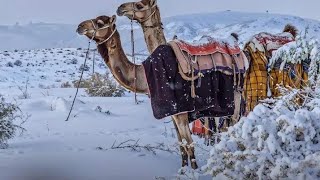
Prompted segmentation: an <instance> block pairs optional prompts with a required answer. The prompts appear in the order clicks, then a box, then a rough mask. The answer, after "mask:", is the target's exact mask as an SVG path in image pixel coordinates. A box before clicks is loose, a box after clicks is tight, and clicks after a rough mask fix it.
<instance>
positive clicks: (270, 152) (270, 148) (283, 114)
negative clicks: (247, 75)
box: [203, 97, 320, 179]
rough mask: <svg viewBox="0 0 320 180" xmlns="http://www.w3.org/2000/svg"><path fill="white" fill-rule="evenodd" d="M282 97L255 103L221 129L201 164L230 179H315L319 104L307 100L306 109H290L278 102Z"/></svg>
mask: <svg viewBox="0 0 320 180" xmlns="http://www.w3.org/2000/svg"><path fill="white" fill-rule="evenodd" d="M318 98H319V97H318ZM287 99H288V97H284V98H282V99H281V100H280V101H278V102H276V105H275V106H274V107H273V108H271V109H270V108H269V107H267V106H264V105H262V104H260V105H258V106H257V107H255V109H254V110H253V112H251V113H250V114H249V115H248V117H244V118H242V119H241V120H240V122H239V123H237V124H236V125H235V126H234V127H232V128H230V129H229V131H228V132H227V133H223V134H222V136H221V142H220V143H219V144H217V145H215V146H214V147H213V149H212V150H211V153H210V154H211V158H210V159H209V160H208V164H207V166H204V167H203V169H204V170H206V171H207V173H209V174H211V175H214V176H223V177H228V178H231V179H247V178H249V179H279V178H288V179H294V178H296V177H304V178H306V179H318V178H319V173H320V171H319V170H320V166H319V163H320V156H319V155H320V152H319V150H320V145H319V144H318V143H319V141H320V136H319V135H320V131H319V127H320V121H319V120H320V119H319V117H320V116H319V113H320V111H319V110H320V109H319V106H314V105H313V103H312V102H310V103H311V104H312V105H311V104H306V106H305V108H301V109H297V110H290V109H289V108H288V106H284V105H285V104H283V101H286V100H287ZM316 101H319V99H316ZM307 107H309V108H308V109H307Z"/></svg>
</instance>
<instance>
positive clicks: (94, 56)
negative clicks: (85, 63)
mask: <svg viewBox="0 0 320 180" xmlns="http://www.w3.org/2000/svg"><path fill="white" fill-rule="evenodd" d="M92 58H93V59H92V76H93V75H94V66H95V59H96V50H93V57H92Z"/></svg>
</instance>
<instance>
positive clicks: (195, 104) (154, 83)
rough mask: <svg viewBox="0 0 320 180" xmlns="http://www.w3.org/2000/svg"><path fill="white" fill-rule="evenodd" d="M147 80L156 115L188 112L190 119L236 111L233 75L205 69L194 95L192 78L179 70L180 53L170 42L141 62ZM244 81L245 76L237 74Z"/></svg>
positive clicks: (229, 113)
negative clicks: (174, 49)
mask: <svg viewBox="0 0 320 180" xmlns="http://www.w3.org/2000/svg"><path fill="white" fill-rule="evenodd" d="M142 64H143V66H144V69H145V74H146V77H147V81H148V86H149V91H150V98H151V106H152V110H153V114H154V117H155V118H156V119H162V118H165V117H167V116H171V115H175V114H179V113H184V112H188V113H189V118H190V119H197V118H198V117H201V116H214V117H221V116H229V115H232V114H233V112H234V89H235V87H234V76H233V75H227V74H224V73H222V72H220V71H212V70H208V71H204V73H203V74H204V77H202V78H201V79H197V80H195V84H196V85H197V84H198V83H199V81H202V82H201V86H196V87H195V88H196V90H195V92H196V97H195V98H192V97H191V88H190V87H191V81H186V80H184V79H183V78H182V77H181V75H180V74H179V71H178V63H177V57H176V55H175V53H174V51H173V49H172V47H171V46H170V45H161V46H159V47H158V48H157V49H156V50H155V51H154V52H153V53H152V54H151V55H150V56H149V57H148V58H147V59H146V60H145V61H144V62H142ZM238 77H239V78H241V80H239V79H237V82H240V83H241V87H242V84H243V77H242V76H237V78H238Z"/></svg>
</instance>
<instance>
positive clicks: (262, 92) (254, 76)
mask: <svg viewBox="0 0 320 180" xmlns="http://www.w3.org/2000/svg"><path fill="white" fill-rule="evenodd" d="M296 35H297V29H296V27H294V26H292V25H290V24H287V25H286V26H285V27H284V29H283V32H282V33H279V34H270V33H265V32H262V33H259V34H255V35H254V36H253V37H252V38H251V39H250V40H249V41H248V42H247V43H246V44H245V47H244V52H245V53H246V55H247V57H248V59H249V62H250V66H249V70H248V71H247V75H246V78H245V83H244V90H245V91H244V97H245V99H246V103H247V105H246V113H245V114H248V113H249V112H250V111H252V110H253V108H254V107H255V106H256V105H257V104H258V103H259V101H260V100H263V99H266V98H268V97H272V98H276V97H278V96H280V95H281V94H280V91H279V90H278V88H277V86H278V85H281V86H284V87H292V88H297V89H301V88H303V87H304V86H305V85H306V82H307V79H308V77H307V73H306V72H304V70H303V66H302V64H290V63H287V65H288V66H289V68H287V70H286V68H285V69H284V70H279V67H273V68H272V69H271V71H270V72H269V73H268V70H267V66H268V64H269V59H270V58H271V57H272V52H273V51H274V50H277V49H278V48H280V47H282V46H283V45H285V44H287V43H289V42H292V41H295V37H296ZM280 61H281V60H280ZM280 61H279V62H280ZM280 64H281V63H280ZM280 64H278V65H277V66H280ZM291 70H294V74H295V75H294V78H292V77H291V76H292V75H290V73H289V71H291ZM268 89H269V90H270V91H269V92H268Z"/></svg>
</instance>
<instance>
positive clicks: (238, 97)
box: [231, 92, 241, 126]
mask: <svg viewBox="0 0 320 180" xmlns="http://www.w3.org/2000/svg"><path fill="white" fill-rule="evenodd" d="M240 107H241V92H234V114H233V116H232V123H231V125H232V126H233V125H235V124H236V123H237V122H238V121H239V119H240V110H241V109H240Z"/></svg>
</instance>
